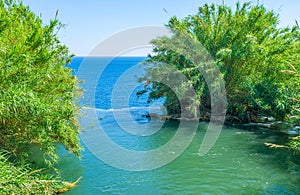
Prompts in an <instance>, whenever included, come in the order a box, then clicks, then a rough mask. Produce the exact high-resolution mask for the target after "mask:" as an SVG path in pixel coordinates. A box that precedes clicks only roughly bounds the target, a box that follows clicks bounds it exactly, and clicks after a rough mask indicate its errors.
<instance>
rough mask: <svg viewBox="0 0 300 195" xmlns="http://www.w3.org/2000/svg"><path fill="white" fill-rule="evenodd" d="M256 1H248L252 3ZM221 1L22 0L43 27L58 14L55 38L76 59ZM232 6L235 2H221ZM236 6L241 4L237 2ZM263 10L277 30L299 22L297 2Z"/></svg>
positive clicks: (278, 1) (275, 1)
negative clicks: (275, 16)
mask: <svg viewBox="0 0 300 195" xmlns="http://www.w3.org/2000/svg"><path fill="white" fill-rule="evenodd" d="M257 1H258V0H255V1H254V0H252V2H254V3H256V2H257ZM222 2H223V0H206V1H203V0H151V1H150V0H148V1H146V0H85V1H82V0H73V1H71V0H23V3H24V4H25V5H28V6H29V7H30V9H31V10H32V11H33V12H35V13H36V14H37V15H39V16H41V17H42V19H43V21H44V23H45V24H47V23H48V22H49V21H50V19H53V18H54V16H55V13H56V11H57V10H58V11H59V15H58V19H59V20H60V21H61V22H62V23H63V24H66V26H65V28H63V29H61V30H60V32H59V34H58V36H59V38H60V40H61V42H62V43H63V44H65V45H67V46H68V47H69V49H70V51H71V53H74V54H75V55H77V56H87V55H89V54H90V52H91V51H92V50H93V49H94V48H95V47H96V46H97V45H99V44H101V43H102V42H103V41H104V40H107V39H108V38H110V37H112V36H113V35H115V34H116V33H119V32H122V31H124V30H127V29H131V28H136V27H143V26H161V27H163V26H164V25H165V24H166V23H167V22H168V20H169V18H170V17H171V16H177V17H178V18H183V17H185V16H188V15H192V14H196V13H197V9H198V7H199V6H202V5H203V4H205V3H216V4H221V3H222ZM224 2H225V4H227V5H229V6H234V5H235V2H236V1H229V0H224ZM240 2H245V1H243V0H241V1H240ZM259 2H260V3H262V4H264V5H265V6H266V7H267V9H269V10H273V11H275V12H276V13H279V14H280V26H282V27H283V26H288V25H289V26H292V25H294V24H295V19H297V20H298V21H299V22H300V11H299V10H300V1H299V0H260V1H259ZM165 10H166V11H167V12H166V11H165ZM145 52H149V48H148V49H137V50H136V51H133V52H132V53H130V52H129V54H128V55H143V56H145V55H147V53H145Z"/></svg>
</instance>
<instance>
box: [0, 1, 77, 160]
mask: <svg viewBox="0 0 300 195" xmlns="http://www.w3.org/2000/svg"><path fill="white" fill-rule="evenodd" d="M61 27H62V24H61V23H60V22H59V21H58V20H57V19H56V18H55V19H54V20H51V21H50V23H49V24H47V25H44V24H43V23H42V20H41V19H40V18H39V17H37V16H36V15H35V14H34V13H33V12H31V11H30V9H29V8H28V7H26V6H24V5H22V3H15V2H14V1H7V2H6V3H5V2H4V1H3V0H1V1H0V148H1V149H3V150H7V151H9V152H10V153H13V154H15V155H16V156H18V157H20V156H21V157H22V158H23V159H26V156H28V155H29V154H28V152H29V148H30V146H31V145H32V144H36V145H38V146H39V147H40V148H41V149H42V151H43V152H44V156H45V159H46V160H47V162H48V163H50V162H51V161H52V160H54V161H55V160H57V154H56V152H55V144H56V143H57V142H60V143H62V144H63V145H64V146H65V147H66V148H67V149H68V150H69V151H71V152H74V153H75V154H77V155H79V150H80V146H79V140H78V132H79V130H78V129H79V128H78V122H77V121H78V120H77V117H78V111H79V107H78V106H77V101H76V99H77V97H78V95H79V94H80V90H79V88H78V80H77V78H76V77H75V76H72V72H71V70H70V69H69V68H66V67H65V64H67V63H68V62H70V59H71V57H72V56H71V55H69V53H68V49H67V47H66V46H64V45H62V44H61V43H60V41H59V40H58V37H57V32H58V30H59V29H60V28H61Z"/></svg>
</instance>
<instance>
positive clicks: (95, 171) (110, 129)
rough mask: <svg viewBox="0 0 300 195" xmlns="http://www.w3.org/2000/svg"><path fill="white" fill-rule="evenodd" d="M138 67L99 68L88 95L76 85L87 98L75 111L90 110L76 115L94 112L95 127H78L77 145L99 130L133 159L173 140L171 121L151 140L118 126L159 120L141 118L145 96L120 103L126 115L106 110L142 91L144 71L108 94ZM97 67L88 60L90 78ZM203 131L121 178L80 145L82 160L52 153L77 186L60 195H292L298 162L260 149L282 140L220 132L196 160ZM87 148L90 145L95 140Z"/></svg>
mask: <svg viewBox="0 0 300 195" xmlns="http://www.w3.org/2000/svg"><path fill="white" fill-rule="evenodd" d="M143 59H144V58H117V59H115V60H114V61H112V62H111V63H110V64H109V65H108V66H107V67H106V69H104V67H103V70H104V71H103V72H102V74H101V75H100V77H99V78H100V79H99V80H98V78H95V79H96V80H97V83H98V84H97V86H96V90H94V91H95V93H89V91H91V90H92V89H91V88H89V87H90V86H89V85H88V84H83V87H85V89H86V92H85V98H84V99H82V100H81V102H80V103H81V104H82V105H84V106H88V107H94V108H93V109H87V108H85V109H83V112H84V113H88V112H89V111H91V110H92V111H95V112H96V113H97V117H98V120H96V121H95V120H89V119H82V122H81V125H82V127H81V130H82V132H81V137H84V135H85V134H87V133H88V132H89V131H91V130H95V132H96V133H97V132H98V130H97V128H98V125H100V126H101V128H102V129H103V131H104V132H105V133H106V135H107V136H108V137H109V138H110V139H111V140H112V141H113V142H114V143H116V144H118V145H119V146H121V147H124V148H127V149H129V150H137V151H148V150H152V149H155V148H159V147H161V146H163V145H164V144H166V143H167V142H168V141H169V140H170V139H172V137H174V135H175V133H176V131H177V129H178V125H179V124H178V122H174V121H170V122H166V123H164V124H163V126H162V127H161V128H160V129H159V130H158V131H157V132H154V133H153V134H152V135H149V136H138V135H132V134H130V133H128V132H127V131H124V129H123V128H122V126H121V125H120V124H119V122H120V121H126V120H127V115H128V113H130V116H131V117H132V119H133V121H135V122H136V124H137V125H140V124H142V125H147V124H149V128H148V129H146V130H147V131H150V130H151V128H156V127H157V126H156V125H158V126H159V125H160V124H161V121H159V120H156V119H151V120H150V119H148V118H145V117H144V114H146V113H147V112H148V111H149V109H148V108H149V107H148V106H149V105H150V103H148V102H147V97H146V96H144V97H141V98H140V99H137V98H136V96H135V93H134V92H132V93H131V96H130V97H129V99H128V98H127V97H125V99H124V102H127V103H126V104H127V105H128V106H127V108H122V107H120V106H121V105H123V104H120V105H117V108H113V107H112V104H111V103H112V99H114V98H115V99H117V102H118V100H120V102H123V99H122V98H124V97H122V94H124V93H125V91H126V90H127V91H128V89H131V88H132V87H130V86H131V85H133V86H136V87H135V88H134V89H135V91H136V90H138V89H141V87H142V85H140V84H138V83H137V82H136V77H135V76H134V74H136V76H138V75H141V74H143V71H142V70H136V69H134V71H135V73H134V74H133V76H132V77H130V78H129V79H127V80H126V82H123V83H124V84H123V85H122V86H121V88H122V90H120V91H118V92H119V94H117V95H114V94H112V91H113V90H114V87H115V83H116V82H117V81H118V79H120V77H122V75H124V73H125V72H126V71H128V70H130V69H131V68H132V67H133V66H135V65H136V64H138V62H140V61H142V60H143ZM82 60H83V59H82V58H75V59H74V60H73V64H72V65H71V66H72V67H73V68H75V69H76V70H78V67H79V65H80V63H81V62H82ZM104 61H105V60H104V59H103V58H93V59H91V58H90V59H88V64H91V66H90V67H89V68H90V69H91V70H92V71H93V70H94V69H95V68H97V67H98V66H103V64H105V63H106V62H104ZM85 79H94V78H91V77H88V76H87V77H85V78H84V79H83V80H85ZM93 97H95V98H93ZM91 98H93V99H94V100H95V101H93V100H91ZM126 98H127V99H126ZM113 101H114V100H113ZM160 103H161V102H160V101H158V102H157V103H156V104H155V107H153V109H155V108H156V109H157V110H156V111H160V109H159V104H160ZM118 106H119V107H118ZM116 113H118V116H119V118H118V121H117V120H116V118H115V114H116ZM97 124H98V125H97ZM207 126H208V123H202V122H200V123H199V126H198V129H197V133H196V135H195V137H194V139H193V141H192V142H191V144H189V146H188V148H187V149H186V150H185V151H184V152H183V153H182V154H181V155H180V156H179V157H178V158H176V159H175V160H173V161H171V162H170V163H169V164H167V165H165V166H162V167H160V168H157V169H153V170H148V171H128V170H123V169H118V168H116V167H113V166H111V165H108V164H106V163H104V162H103V161H102V160H101V159H99V158H97V157H96V156H95V155H94V154H93V151H90V150H89V149H88V148H87V145H88V144H87V143H86V142H84V141H82V145H83V146H84V150H83V151H82V159H81V160H79V159H78V158H76V157H74V156H73V155H72V154H69V153H68V152H66V151H65V150H64V149H63V148H62V147H59V148H58V150H59V153H60V157H61V160H60V163H59V165H58V168H59V170H60V171H61V173H62V176H63V178H64V179H65V180H68V181H73V180H76V179H77V178H79V177H82V180H81V181H80V183H79V184H78V186H77V187H76V188H74V189H73V190H71V191H69V192H67V193H66V194H299V192H300V166H299V165H300V159H299V156H297V155H294V154H293V152H292V151H287V150H282V149H272V148H268V147H266V146H265V145H264V143H265V142H273V143H281V142H283V141H285V139H288V137H287V136H286V135H284V134H282V133H280V132H275V131H270V130H258V129H256V130H251V129H247V130H246V129H243V130H242V129H238V128H233V127H223V129H222V132H221V134H220V136H219V138H218V140H217V142H216V144H215V145H214V147H213V148H212V149H211V150H210V151H209V152H208V153H207V154H206V155H205V156H202V157H201V156H199V155H198V152H199V147H200V144H201V143H202V140H203V137H204V134H205V132H206V130H207ZM140 130H141V131H143V130H145V129H140ZM99 132H100V131H99ZM95 138H96V136H95ZM92 141H93V142H97V140H96V139H94V140H92ZM180 144H182V143H181V142H180V141H179V142H178V143H177V145H178V146H179V145H180ZM98 145H99V147H101V149H102V150H107V151H110V148H109V147H108V146H107V145H104V144H103V145H101V143H98ZM106 147H107V148H106ZM171 150H176V148H172V149H171ZM124 159H126V156H122V155H119V156H117V159H115V160H117V161H120V162H122V161H123V160H124ZM147 159H148V158H147ZM153 159H154V158H153ZM148 160H151V159H148ZM124 163H126V162H124ZM145 163H146V162H145ZM147 163H149V162H147Z"/></svg>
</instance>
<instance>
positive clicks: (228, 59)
mask: <svg viewBox="0 0 300 195" xmlns="http://www.w3.org/2000/svg"><path fill="white" fill-rule="evenodd" d="M278 23H279V16H278V15H277V14H275V13H273V12H272V11H268V10H266V8H265V7H264V6H262V5H254V6H253V5H251V4H250V3H244V4H240V3H237V4H236V8H235V9H234V10H233V9H231V8H230V7H228V6H226V5H214V4H212V5H208V4H206V5H204V6H203V7H200V8H199V9H198V13H197V14H196V15H190V16H188V17H186V18H184V19H182V20H179V19H177V18H176V17H172V18H171V19H170V21H169V23H168V25H167V27H168V28H169V29H170V30H171V32H172V34H173V35H172V37H160V38H157V39H155V40H153V41H152V43H153V44H154V52H155V53H156V54H155V55H154V56H149V59H148V60H147V62H148V63H150V64H151V66H150V67H149V68H148V70H147V74H146V75H145V77H143V78H141V79H140V80H141V81H148V83H147V84H149V81H151V78H153V77H156V74H158V72H159V71H160V72H163V71H161V70H162V69H161V68H160V66H162V63H165V64H168V65H170V66H172V67H174V68H176V69H177V70H178V71H180V72H181V73H183V74H184V75H185V76H186V77H187V78H188V79H189V81H190V83H191V84H192V85H193V86H194V88H195V90H196V93H197V95H198V100H199V101H200V103H199V104H200V110H201V112H200V113H202V114H203V115H209V114H210V109H211V96H210V95H211V92H210V89H209V86H208V85H207V83H206V81H205V79H204V77H203V72H201V71H199V70H201V68H203V67H204V66H205V63H203V62H201V60H200V61H195V59H196V58H197V55H198V56H199V54H197V51H195V48H196V47H194V44H191V42H189V41H187V40H186V39H181V37H182V36H178V34H184V35H186V36H188V37H190V39H192V40H194V41H195V44H198V48H201V47H202V46H203V47H204V48H205V49H206V50H207V52H208V53H209V54H210V55H211V57H212V58H213V60H214V63H215V65H216V66H217V67H218V69H219V70H220V72H221V74H220V76H221V77H222V79H223V80H224V82H225V89H226V97H227V101H228V109H227V116H228V119H230V118H231V119H232V118H234V119H238V120H239V121H240V122H248V121H257V120H258V118H259V117H260V116H273V117H275V118H276V119H277V120H288V119H289V118H290V117H291V116H295V115H299V108H300V104H299V99H300V94H299V90H300V78H299V76H295V75H293V74H286V72H287V71H293V69H298V70H299V68H300V62H299V51H300V32H299V29H298V28H297V27H293V28H288V27H287V28H280V27H278ZM196 49H197V48H196ZM184 51H189V52H188V53H187V52H184ZM201 52H202V53H203V51H201ZM201 52H200V51H199V52H198V53H201ZM149 78H150V79H149ZM166 79H168V78H166ZM145 91H150V100H153V99H157V98H161V97H166V103H165V106H166V107H167V108H168V110H169V114H171V115H178V114H180V113H178V112H179V111H180V101H181V100H177V101H174V99H176V97H175V95H174V93H172V89H170V88H169V87H167V86H165V85H163V84H161V83H155V82H153V83H152V85H147V87H146V88H145ZM145 91H144V92H145ZM166 94H168V95H167V96H166Z"/></svg>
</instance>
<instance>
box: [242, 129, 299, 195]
mask: <svg viewBox="0 0 300 195" xmlns="http://www.w3.org/2000/svg"><path fill="white" fill-rule="evenodd" d="M242 129H243V131H247V132H250V133H252V134H253V135H255V142H257V143H256V144H252V145H249V147H248V150H249V152H250V153H253V154H258V155H260V156H262V157H263V159H264V161H262V163H267V164H268V166H269V167H271V168H273V169H274V170H276V171H280V172H282V173H286V176H287V177H286V180H290V185H291V186H290V187H291V189H296V191H298V192H299V193H300V189H299V184H300V152H299V151H295V150H293V149H288V148H271V147H268V146H266V145H265V143H272V144H276V145H286V144H287V143H288V142H289V141H290V140H291V136H289V135H288V134H287V133H284V132H281V131H279V130H277V129H267V128H256V127H251V128H250V127H247V128H245V127H243V128H242ZM273 176H274V177H276V172H274V175H273ZM291 176H293V177H291ZM266 191H267V192H268V193H263V194H277V193H278V192H279V191H280V192H282V193H283V194H297V193H292V192H289V191H288V190H287V189H286V188H285V187H283V186H280V185H278V186H272V187H271V188H270V189H268V190H266Z"/></svg>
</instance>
